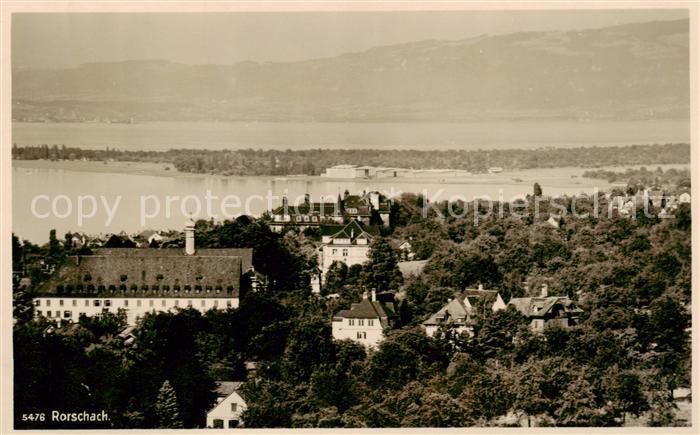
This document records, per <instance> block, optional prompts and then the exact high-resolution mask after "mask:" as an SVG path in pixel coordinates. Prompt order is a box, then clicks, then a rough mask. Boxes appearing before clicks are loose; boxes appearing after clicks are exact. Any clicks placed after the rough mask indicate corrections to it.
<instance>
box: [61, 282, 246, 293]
mask: <svg viewBox="0 0 700 435" xmlns="http://www.w3.org/2000/svg"><path fill="white" fill-rule="evenodd" d="M192 288H193V287H192V286H191V285H189V284H188V285H184V286H180V285H179V284H175V285H173V286H172V290H173V291H174V292H176V293H177V292H179V291H180V290H181V289H183V290H184V291H185V292H190V291H192ZM117 289H119V290H120V291H126V290H127V289H129V290H131V291H136V290H141V291H143V292H148V291H153V292H157V291H163V292H169V291H170V289H171V287H170V286H169V285H167V284H166V285H157V284H154V285H150V286H149V285H146V284H143V285H141V286H140V287H139V286H138V285H136V284H131V285H130V286H128V287H127V285H126V284H120V285H119V287H117V286H116V285H109V286H104V285H98V286H95V285H93V284H88V285H85V286H84V285H83V284H77V285H72V284H68V285H66V286H64V285H63V284H59V285H57V286H56V291H58V292H63V291H67V292H72V291H77V292H82V291H85V290H87V291H89V292H94V291H95V290H97V291H98V292H104V291H106V290H109V291H111V292H113V291H116V290H117ZM223 290H224V287H223V286H220V285H219V286H211V285H207V286H201V285H195V286H194V291H195V292H196V293H199V292H201V291H206V292H207V293H211V292H212V291H215V292H216V293H221V292H222V291H223ZM226 291H227V292H229V293H231V292H232V291H233V286H231V285H230V286H227V287H226Z"/></svg>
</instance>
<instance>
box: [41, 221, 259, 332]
mask: <svg viewBox="0 0 700 435" xmlns="http://www.w3.org/2000/svg"><path fill="white" fill-rule="evenodd" d="M252 257H253V250H252V249H195V245H194V223H193V222H192V221H189V222H188V223H187V224H186V227H185V249H184V250H182V249H151V248H143V249H140V248H112V249H96V250H95V251H94V252H93V253H92V254H91V255H78V256H74V257H70V258H68V259H67V260H66V263H65V264H64V265H63V266H62V267H60V268H59V269H58V270H56V272H55V273H54V274H53V275H52V276H51V278H50V279H49V280H48V281H47V282H46V283H45V284H44V285H42V286H41V288H40V289H39V291H38V293H37V295H36V296H35V297H34V305H35V312H36V315H38V316H45V317H48V318H51V319H56V320H61V321H73V322H75V321H77V320H78V319H79V318H80V316H81V315H86V316H94V315H100V314H102V313H104V312H111V313H116V312H118V310H120V309H123V310H125V312H126V315H127V322H128V323H129V324H135V323H136V320H137V319H138V318H139V317H141V316H143V315H144V314H146V313H148V312H155V311H170V310H175V309H178V308H187V307H191V308H194V309H197V310H199V311H202V312H204V311H207V310H210V309H219V310H225V309H227V308H236V307H237V306H238V302H239V297H240V293H241V291H242V290H245V289H246V288H247V287H249V286H250V281H251V280H249V279H245V278H246V277H247V276H248V275H251V276H254V275H255V274H254V272H253V271H252ZM254 280H255V278H253V281H254Z"/></svg>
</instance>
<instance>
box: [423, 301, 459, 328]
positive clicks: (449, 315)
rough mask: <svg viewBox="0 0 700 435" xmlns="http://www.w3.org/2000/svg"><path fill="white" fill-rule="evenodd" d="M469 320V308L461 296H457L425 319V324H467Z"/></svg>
mask: <svg viewBox="0 0 700 435" xmlns="http://www.w3.org/2000/svg"><path fill="white" fill-rule="evenodd" d="M468 321H469V310H468V309H467V307H466V306H465V305H464V303H463V302H462V300H461V298H459V297H456V298H453V299H452V300H451V301H449V302H448V303H447V304H445V306H444V307H442V308H440V310H439V311H438V312H437V313H435V314H433V315H432V316H430V317H429V318H428V320H426V321H424V322H423V324H424V325H426V326H428V325H441V324H448V325H454V324H460V325H466V324H467V323H468Z"/></svg>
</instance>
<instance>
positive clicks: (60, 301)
mask: <svg viewBox="0 0 700 435" xmlns="http://www.w3.org/2000/svg"><path fill="white" fill-rule="evenodd" d="M118 301H122V304H121V306H123V307H129V299H116V300H115V304H114V306H117V303H118ZM146 301H148V306H149V307H151V308H152V307H155V306H156V303H155V302H156V300H155V299H143V300H142V299H136V307H141V306H143V305H142V304H143V303H145V302H146ZM70 302H71V306H73V307H77V306H78V299H70ZM64 304H66V303H65V302H64V300H63V299H58V306H59V307H62V306H64ZM103 304H104V306H105V307H111V306H112V300H110V299H94V300H93V301H92V306H94V307H100V306H103ZM34 305H35V306H37V307H41V306H42V302H41V299H35V300H34ZM90 305H91V303H90V300H89V299H84V306H86V307H89V306H90ZM168 305H169V304H168V300H167V299H161V300H160V306H161V307H167V306H168ZM192 305H193V303H192V300H191V299H188V300H187V306H188V307H191V306H192ZM207 305H209V304H207V299H201V300H200V306H201V307H202V308H206V307H207ZM45 306H47V307H50V306H51V299H46V300H45ZM172 306H174V307H179V306H180V300H179V299H175V301H174V303H173V305H172ZM210 306H213V307H214V308H218V307H219V301H218V300H214V301H213V304H211V305H210ZM226 307H227V308H231V307H232V304H231V301H226Z"/></svg>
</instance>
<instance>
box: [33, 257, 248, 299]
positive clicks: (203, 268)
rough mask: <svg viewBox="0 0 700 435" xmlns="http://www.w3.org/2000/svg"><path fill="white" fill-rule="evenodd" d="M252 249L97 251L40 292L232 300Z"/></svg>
mask: <svg viewBox="0 0 700 435" xmlns="http://www.w3.org/2000/svg"><path fill="white" fill-rule="evenodd" d="M251 260H252V249H201V250H198V251H196V253H195V255H185V253H184V251H183V250H180V249H130V248H113V249H97V250H95V253H94V254H93V255H85V256H78V257H70V258H69V259H68V260H66V262H67V263H66V264H65V265H64V266H62V267H61V268H59V269H58V270H57V271H56V272H55V273H54V274H53V275H52V276H51V278H50V279H49V280H48V281H47V282H46V283H45V284H44V285H43V286H42V287H41V289H40V293H42V294H46V295H51V296H58V295H73V296H100V295H104V296H108V297H171V298H172V297H182V298H215V297H238V295H239V292H240V284H241V274H242V273H243V272H245V271H246V269H244V267H243V264H246V263H248V262H252V261H251Z"/></svg>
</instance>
